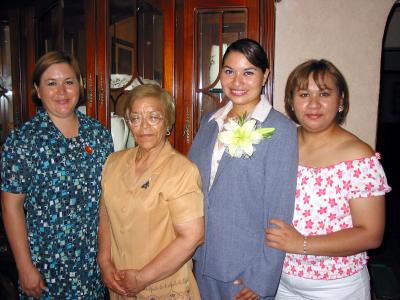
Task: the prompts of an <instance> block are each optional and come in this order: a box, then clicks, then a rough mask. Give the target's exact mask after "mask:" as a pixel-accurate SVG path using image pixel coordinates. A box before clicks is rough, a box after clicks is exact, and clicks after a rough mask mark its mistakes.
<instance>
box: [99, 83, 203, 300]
mask: <svg viewBox="0 0 400 300" xmlns="http://www.w3.org/2000/svg"><path fill="white" fill-rule="evenodd" d="M174 113H175V108H174V104H173V102H172V98H171V96H170V95H169V94H168V93H167V92H165V91H164V90H163V89H161V88H160V87H158V86H156V85H141V86H139V87H136V88H135V89H134V90H133V91H132V92H131V94H130V95H129V100H128V101H127V105H126V119H127V122H128V124H129V127H130V130H131V132H132V134H133V136H134V137H135V141H136V143H137V145H138V146H137V147H135V148H133V149H129V150H124V151H119V152H115V153H113V154H112V155H111V156H110V157H109V158H108V160H107V162H106V165H105V167H104V170H103V179H102V188H103V195H102V201H101V207H100V224H99V255H98V262H99V265H100V270H101V274H102V278H103V281H104V282H105V284H106V285H107V287H108V288H109V291H110V297H111V299H200V297H199V292H198V289H197V285H196V282H195V280H194V277H193V274H192V262H191V255H192V253H193V251H194V250H195V249H196V247H197V246H198V245H199V244H200V243H201V242H202V240H203V235H204V220H203V195H202V192H201V179H200V175H199V172H198V170H197V168H196V166H195V165H194V164H193V163H191V162H190V161H189V160H188V159H187V158H186V157H184V156H183V155H181V154H179V153H178V152H176V151H175V150H174V149H173V148H172V146H171V145H170V144H169V142H168V140H167V139H166V136H168V135H169V131H170V129H171V126H172V124H173V123H174Z"/></svg>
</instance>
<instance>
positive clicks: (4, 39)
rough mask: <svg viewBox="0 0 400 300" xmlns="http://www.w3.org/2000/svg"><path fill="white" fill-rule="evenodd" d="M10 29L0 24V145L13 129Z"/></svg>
mask: <svg viewBox="0 0 400 300" xmlns="http://www.w3.org/2000/svg"><path fill="white" fill-rule="evenodd" d="M11 78H12V77H11V53H10V27H9V26H8V25H6V24H0V145H1V144H3V142H4V139H5V137H6V136H7V134H8V132H9V130H10V129H12V128H13V127H14V119H13V98H12V79H11Z"/></svg>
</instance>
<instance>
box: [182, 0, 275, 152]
mask: <svg viewBox="0 0 400 300" xmlns="http://www.w3.org/2000/svg"><path fill="white" fill-rule="evenodd" d="M176 4H177V5H176V18H177V23H178V24H183V27H181V28H177V31H176V38H175V43H176V47H175V57H176V60H175V62H176V63H175V69H176V72H175V75H176V78H175V82H176V84H175V97H176V99H177V123H176V126H175V147H176V148H177V149H178V150H179V151H181V152H182V153H185V154H186V153H187V152H188V150H189V149H190V145H191V143H192V140H193V138H194V136H195V134H196V132H197V130H198V127H199V124H200V120H201V118H202V117H203V116H204V115H205V114H207V113H208V112H211V111H214V110H215V109H217V108H219V107H221V106H223V105H224V104H225V103H226V99H225V97H224V95H223V93H222V90H221V88H220V85H219V80H218V73H219V68H220V62H221V58H222V55H223V52H224V49H226V46H228V45H229V44H230V43H232V42H233V41H235V40H237V39H239V38H244V37H249V38H252V39H254V40H256V41H259V42H260V43H261V44H262V45H263V46H264V48H265V49H266V51H267V53H268V55H269V59H270V61H271V62H272V61H273V39H274V36H273V32H274V31H273V26H274V1H272V0H271V1H269V0H265V1H263V0H260V1H252V0H218V1H211V0H210V1H206V0H191V1H179V0H177V1H176ZM178 45H181V46H178ZM178 58H179V59H178ZM182 58H183V59H182ZM272 70H273V66H271V71H272ZM272 78H273V77H272V74H271V76H270V77H269V82H268V83H267V90H268V92H269V96H270V97H271V95H272V93H271V92H272V90H271V89H270V88H269V89H268V87H272ZM270 99H271V98H270Z"/></svg>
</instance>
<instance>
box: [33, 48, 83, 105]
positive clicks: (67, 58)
mask: <svg viewBox="0 0 400 300" xmlns="http://www.w3.org/2000/svg"><path fill="white" fill-rule="evenodd" d="M62 63H65V64H68V65H70V66H71V68H72V69H73V70H74V72H75V74H76V79H77V80H78V82H79V101H78V104H77V106H79V105H82V104H83V103H84V89H83V83H82V75H81V70H80V68H79V63H78V61H77V60H76V58H75V57H73V56H71V55H68V54H66V53H64V52H61V51H51V52H47V53H46V54H44V55H43V56H42V57H41V58H39V60H38V61H37V63H36V65H35V68H34V69H33V73H32V100H33V102H35V104H36V105H38V106H42V105H43V104H42V100H40V98H39V97H38V94H37V91H36V89H35V85H36V86H39V85H40V79H41V78H42V75H43V73H44V72H46V70H47V69H48V68H49V67H50V66H52V65H55V64H62Z"/></svg>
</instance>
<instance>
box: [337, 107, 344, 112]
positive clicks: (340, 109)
mask: <svg viewBox="0 0 400 300" xmlns="http://www.w3.org/2000/svg"><path fill="white" fill-rule="evenodd" d="M342 111H343V106H342V105H339V108H338V112H339V113H341V112H342Z"/></svg>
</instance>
